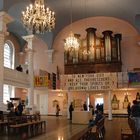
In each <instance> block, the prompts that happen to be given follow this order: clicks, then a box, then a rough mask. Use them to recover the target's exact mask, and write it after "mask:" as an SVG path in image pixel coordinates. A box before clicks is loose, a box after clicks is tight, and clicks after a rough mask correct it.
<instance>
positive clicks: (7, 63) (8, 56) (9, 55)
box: [3, 41, 15, 104]
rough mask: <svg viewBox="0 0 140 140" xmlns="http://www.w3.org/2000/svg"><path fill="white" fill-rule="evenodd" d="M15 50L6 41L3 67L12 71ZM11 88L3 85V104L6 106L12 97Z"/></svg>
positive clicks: (10, 43)
mask: <svg viewBox="0 0 140 140" xmlns="http://www.w3.org/2000/svg"><path fill="white" fill-rule="evenodd" d="M14 58H15V50H14V47H13V44H12V42H10V41H6V43H5V44H4V67H7V68H10V69H14ZM12 89H13V88H12V86H10V85H3V103H4V104H6V103H7V102H6V101H7V100H10V97H12Z"/></svg>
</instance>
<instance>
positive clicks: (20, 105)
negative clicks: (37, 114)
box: [17, 101, 23, 116]
mask: <svg viewBox="0 0 140 140" xmlns="http://www.w3.org/2000/svg"><path fill="white" fill-rule="evenodd" d="M17 109H18V113H19V116H21V115H22V112H23V105H22V103H21V101H19V104H18V106H17Z"/></svg>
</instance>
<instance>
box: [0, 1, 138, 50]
mask: <svg viewBox="0 0 140 140" xmlns="http://www.w3.org/2000/svg"><path fill="white" fill-rule="evenodd" d="M33 1H34V0H0V9H1V10H4V11H6V12H7V13H8V14H9V15H11V16H12V17H13V18H14V19H15V21H14V22H13V23H11V24H12V25H11V24H9V26H8V28H9V30H10V31H11V30H13V32H15V33H17V34H19V35H21V36H22V35H26V34H28V32H27V31H26V29H25V28H24V27H23V25H22V23H21V20H20V17H21V11H22V10H25V9H26V6H28V5H29V3H31V2H33ZM71 2H72V21H73V22H74V21H77V20H79V19H83V18H87V17H95V16H109V17H115V18H119V19H123V20H125V21H127V22H129V23H130V24H131V25H133V26H134V27H135V28H136V29H137V30H138V31H139V32H140V1H139V0H45V3H46V6H49V7H50V8H51V9H52V10H53V11H55V13H56V26H55V29H54V30H53V31H52V32H48V33H45V34H44V35H39V36H40V37H41V38H42V39H43V40H44V41H45V42H46V43H47V45H48V46H49V47H50V48H51V45H52V42H53V39H54V38H55V36H56V35H57V34H58V32H60V31H61V30H62V29H63V28H64V27H65V26H67V25H69V24H70V23H71V18H70V13H71ZM93 26H94V25H93Z"/></svg>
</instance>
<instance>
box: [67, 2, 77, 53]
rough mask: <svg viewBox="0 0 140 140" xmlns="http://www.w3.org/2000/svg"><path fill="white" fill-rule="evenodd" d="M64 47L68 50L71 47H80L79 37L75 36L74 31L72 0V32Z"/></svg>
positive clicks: (75, 48)
mask: <svg viewBox="0 0 140 140" xmlns="http://www.w3.org/2000/svg"><path fill="white" fill-rule="evenodd" d="M64 47H65V50H66V51H67V50H69V49H74V50H78V49H79V42H78V39H77V38H76V37H75V36H74V34H73V32H72V0H71V32H70V34H69V36H68V37H67V38H66V39H65V44H64Z"/></svg>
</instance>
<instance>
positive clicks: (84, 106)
mask: <svg viewBox="0 0 140 140" xmlns="http://www.w3.org/2000/svg"><path fill="white" fill-rule="evenodd" d="M83 109H84V111H87V104H86V102H84V104H83Z"/></svg>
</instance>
